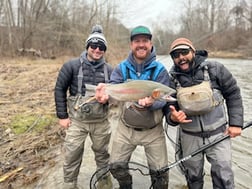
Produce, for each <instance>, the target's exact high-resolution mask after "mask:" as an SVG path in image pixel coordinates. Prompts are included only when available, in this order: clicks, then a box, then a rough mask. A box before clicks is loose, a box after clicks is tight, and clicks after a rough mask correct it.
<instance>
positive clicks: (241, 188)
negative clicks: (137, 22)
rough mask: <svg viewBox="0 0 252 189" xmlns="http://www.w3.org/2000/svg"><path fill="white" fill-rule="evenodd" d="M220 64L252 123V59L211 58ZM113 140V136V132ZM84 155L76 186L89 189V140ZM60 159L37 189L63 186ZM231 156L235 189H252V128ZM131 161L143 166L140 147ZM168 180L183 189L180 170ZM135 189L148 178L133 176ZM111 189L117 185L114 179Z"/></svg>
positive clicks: (145, 184) (166, 60) (170, 151)
mask: <svg viewBox="0 0 252 189" xmlns="http://www.w3.org/2000/svg"><path fill="white" fill-rule="evenodd" d="M158 58H159V60H160V61H161V62H163V63H164V64H165V65H166V67H167V69H169V68H170V67H171V65H172V62H171V59H170V57H169V56H161V57H158ZM214 60H217V61H219V62H221V63H223V64H224V65H225V66H226V67H227V68H228V69H229V70H230V71H231V73H232V74H233V75H234V77H235V78H236V79H237V82H238V85H239V86H240V88H241V93H242V97H243V103H244V120H245V124H246V123H247V122H248V121H252V98H251V93H252V85H251V83H252V77H251V75H250V74H251V73H252V60H239V59H214ZM115 112H117V110H115V111H112V114H113V117H112V119H111V125H112V132H113V131H114V130H115V127H116V122H117V115H116V113H115ZM168 133H169V137H170V138H171V139H172V140H175V136H176V128H174V127H170V126H169V127H168ZM112 138H113V133H112ZM85 146H86V148H85V154H84V157H83V163H82V167H81V170H80V174H79V181H78V182H79V185H81V186H82V187H83V188H84V189H88V188H89V180H90V178H91V176H92V174H93V173H94V171H95V162H94V155H93V152H92V151H91V148H90V147H91V142H90V140H89V139H88V140H87V142H86V144H85ZM167 146H168V156H169V164H171V163H173V162H175V159H174V144H173V143H172V142H171V141H170V140H169V139H168V138H167ZM57 151H58V153H59V156H58V159H57V162H58V163H57V164H56V165H55V166H54V167H53V168H50V169H48V170H44V171H43V172H42V174H43V177H42V179H41V180H40V181H39V182H38V183H37V184H36V186H34V187H33V188H36V189H48V188H51V189H58V188H61V187H62V183H63V172H62V156H61V155H60V153H61V149H60V148H59V149H57ZM232 155H233V161H232V162H233V170H234V174H235V185H236V189H250V188H252V179H251V178H252V127H251V128H248V129H246V130H243V132H242V135H241V136H239V137H236V138H234V139H232ZM131 161H134V162H137V163H141V164H143V165H146V158H145V155H144V150H143V148H142V147H140V146H139V147H137V149H136V150H135V151H134V153H133V155H132V158H131ZM209 169H210V166H209V164H208V163H207V162H206V165H205V173H206V175H205V185H204V189H209V188H212V184H211V177H210V170H209ZM169 176H170V181H169V189H185V188H186V187H185V185H186V182H185V179H184V176H183V175H182V174H181V173H180V172H179V170H178V169H177V168H176V167H174V168H171V169H170V171H169ZM133 177H134V179H133V182H134V187H133V188H134V189H148V188H149V185H148V184H149V177H148V176H147V177H146V176H141V174H137V175H133ZM113 182H114V186H115V187H118V184H117V183H116V181H115V180H114V181H113Z"/></svg>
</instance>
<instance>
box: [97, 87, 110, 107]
mask: <svg viewBox="0 0 252 189" xmlns="http://www.w3.org/2000/svg"><path fill="white" fill-rule="evenodd" d="M105 89H106V84H105V83H99V84H98V85H97V87H96V89H95V98H96V100H97V101H98V102H100V103H102V104H105V103H107V102H108V99H109V96H108V95H107V94H105Z"/></svg>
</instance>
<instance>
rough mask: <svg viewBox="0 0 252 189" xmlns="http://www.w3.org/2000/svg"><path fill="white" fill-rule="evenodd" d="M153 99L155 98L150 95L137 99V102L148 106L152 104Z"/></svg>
mask: <svg viewBox="0 0 252 189" xmlns="http://www.w3.org/2000/svg"><path fill="white" fill-rule="evenodd" d="M154 101H155V100H154V99H153V98H152V97H145V98H141V99H139V100H138V104H139V105H141V106H144V107H149V106H152V104H153V103H154Z"/></svg>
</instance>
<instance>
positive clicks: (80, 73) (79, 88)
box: [77, 63, 83, 94]
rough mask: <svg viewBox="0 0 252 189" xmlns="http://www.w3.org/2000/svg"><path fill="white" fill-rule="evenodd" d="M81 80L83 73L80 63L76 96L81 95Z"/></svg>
mask: <svg viewBox="0 0 252 189" xmlns="http://www.w3.org/2000/svg"><path fill="white" fill-rule="evenodd" d="M82 80H83V71H82V63H81V66H80V69H79V73H78V92H77V94H81V88H82Z"/></svg>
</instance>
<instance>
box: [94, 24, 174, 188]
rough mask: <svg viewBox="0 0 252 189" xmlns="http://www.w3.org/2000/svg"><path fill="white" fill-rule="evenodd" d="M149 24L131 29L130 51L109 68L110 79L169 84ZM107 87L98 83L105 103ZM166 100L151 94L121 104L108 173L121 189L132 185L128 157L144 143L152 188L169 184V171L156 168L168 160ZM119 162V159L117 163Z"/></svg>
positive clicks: (163, 165) (115, 81)
mask: <svg viewBox="0 0 252 189" xmlns="http://www.w3.org/2000/svg"><path fill="white" fill-rule="evenodd" d="M151 39H152V34H151V32H150V30H149V28H147V27H145V26H137V27H135V28H133V29H132V31H131V33H130V49H131V51H130V53H129V55H128V57H127V58H126V59H125V60H124V61H122V62H121V63H120V64H119V65H118V66H117V67H116V68H115V69H114V71H113V72H112V75H111V80H110V82H111V83H114V84H116V83H123V82H127V80H128V79H133V80H153V81H156V82H160V83H162V84H165V85H169V75H168V72H167V70H166V69H165V67H164V65H163V64H161V63H160V62H159V61H157V60H156V52H155V48H154V46H153V44H152V41H151ZM105 88H106V86H105V85H104V84H99V85H98V87H97V91H96V97H97V100H98V101H100V102H101V103H106V102H107V100H108V99H109V96H107V95H106V94H104V93H103V90H104V89H105ZM165 104H166V103H165V102H161V101H154V99H153V98H152V97H146V98H143V99H139V100H138V101H137V102H126V103H124V104H123V107H122V109H121V111H122V112H121V113H120V114H119V115H120V118H119V121H118V125H117V130H116V132H115V137H114V138H113V143H112V151H111V163H112V166H111V169H110V171H111V173H112V174H113V176H114V177H115V178H116V179H117V180H118V182H119V185H120V189H132V175H131V174H130V172H129V170H128V169H127V167H128V163H127V162H128V161H130V158H131V156H132V153H133V151H134V150H135V149H136V147H137V146H143V147H144V150H145V154H146V157H147V162H148V166H149V168H150V169H151V181H152V186H153V188H154V189H167V188H168V173H163V174H159V175H158V176H157V172H156V170H159V169H161V168H163V167H165V166H167V163H168V157H167V148H166V141H165V135H164V131H163V124H162V123H163V122H162V120H163V113H162V108H163V107H164V106H165ZM118 162H120V163H118Z"/></svg>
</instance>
